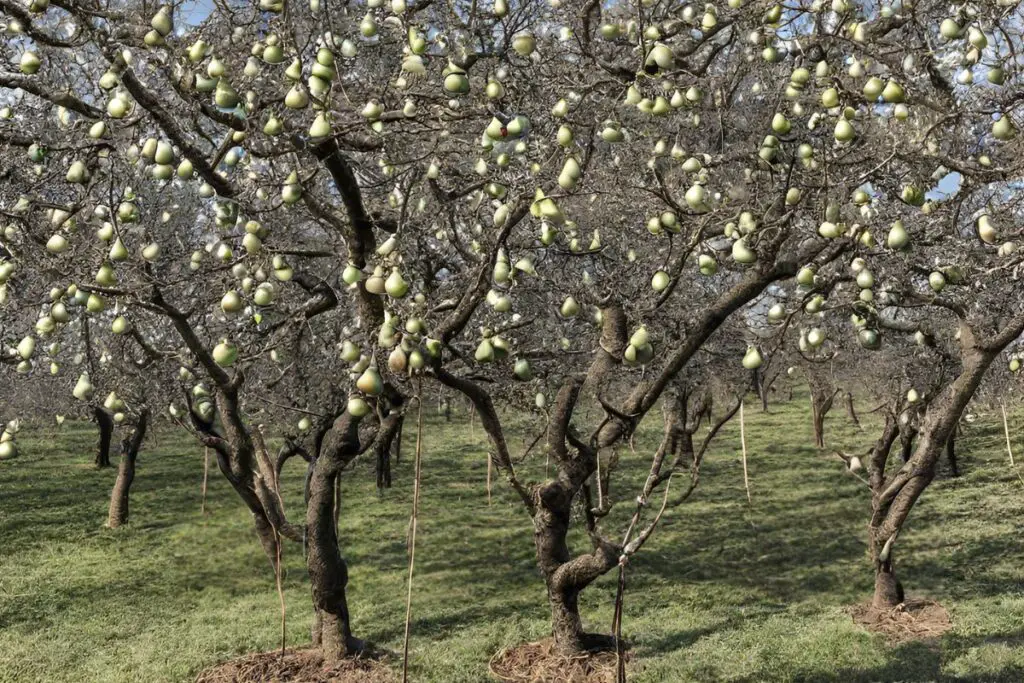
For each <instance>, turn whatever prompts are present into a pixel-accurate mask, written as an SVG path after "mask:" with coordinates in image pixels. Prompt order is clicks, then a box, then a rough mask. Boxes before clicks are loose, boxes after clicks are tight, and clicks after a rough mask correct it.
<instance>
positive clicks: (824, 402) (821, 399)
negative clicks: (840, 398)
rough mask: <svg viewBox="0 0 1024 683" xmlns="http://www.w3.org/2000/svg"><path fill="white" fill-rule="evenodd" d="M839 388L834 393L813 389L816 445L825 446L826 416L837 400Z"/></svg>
mask: <svg viewBox="0 0 1024 683" xmlns="http://www.w3.org/2000/svg"><path fill="white" fill-rule="evenodd" d="M838 393H839V389H836V390H835V391H833V392H832V393H826V392H825V391H820V390H819V391H815V390H813V389H812V390H811V418H812V420H813V422H814V445H815V446H817V447H818V448H824V447H825V416H826V415H828V411H830V410H832V403H833V401H835V398H836V395H837V394H838Z"/></svg>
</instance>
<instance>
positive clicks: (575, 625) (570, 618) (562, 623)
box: [548, 590, 587, 655]
mask: <svg viewBox="0 0 1024 683" xmlns="http://www.w3.org/2000/svg"><path fill="white" fill-rule="evenodd" d="M548 602H549V604H550V605H551V635H552V636H554V640H555V651H556V652H559V653H562V654H566V655H572V654H577V653H580V652H583V651H585V650H586V648H587V643H586V635H585V634H584V632H583V620H582V619H580V606H579V592H578V591H575V590H568V591H564V592H551V591H550V590H549V591H548Z"/></svg>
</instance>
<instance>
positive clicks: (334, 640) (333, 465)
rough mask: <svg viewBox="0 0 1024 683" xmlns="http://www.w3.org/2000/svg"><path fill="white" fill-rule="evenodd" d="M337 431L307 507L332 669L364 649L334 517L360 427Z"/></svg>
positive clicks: (311, 559) (322, 639) (322, 636)
mask: <svg viewBox="0 0 1024 683" xmlns="http://www.w3.org/2000/svg"><path fill="white" fill-rule="evenodd" d="M332 431H333V432H335V433H333V434H330V435H329V436H328V438H327V439H325V443H324V445H323V447H322V448H321V453H320V456H319V457H318V458H317V459H316V462H315V463H314V465H313V471H312V474H311V476H310V480H309V500H308V501H307V504H306V529H307V548H308V552H307V555H306V568H307V570H308V572H309V582H310V587H311V588H312V592H313V608H314V609H315V610H316V620H315V623H314V631H315V632H314V634H313V640H314V642H319V644H320V647H321V649H322V650H323V656H324V661H325V662H326V663H332V662H337V661H339V660H340V659H342V658H344V657H347V656H349V655H351V654H354V653H356V652H358V651H359V650H361V649H362V647H363V643H362V642H361V641H360V640H358V639H357V638H354V637H353V636H352V627H351V623H350V619H349V611H348V600H347V597H346V588H347V586H348V565H347V564H346V563H345V560H344V559H343V558H342V557H341V551H340V550H339V546H338V532H337V526H336V523H335V517H334V511H335V502H336V501H335V495H336V494H335V491H336V482H337V480H338V477H339V475H340V473H341V469H342V467H343V466H344V464H345V463H346V462H347V461H348V460H350V459H351V458H352V457H354V456H355V454H356V453H357V452H358V443H359V437H358V423H357V421H355V420H352V419H350V418H349V416H348V415H345V416H343V417H341V418H339V419H338V420H336V421H335V426H334V429H333V430H332ZM353 441H354V444H355V445H353ZM339 503H340V501H339Z"/></svg>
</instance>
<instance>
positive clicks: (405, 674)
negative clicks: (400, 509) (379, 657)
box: [402, 383, 423, 683]
mask: <svg viewBox="0 0 1024 683" xmlns="http://www.w3.org/2000/svg"><path fill="white" fill-rule="evenodd" d="M422 393H423V392H422V383H421V385H420V386H419V387H418V391H417V401H416V402H417V406H416V413H417V414H416V456H415V460H416V462H415V475H414V476H413V485H412V516H411V518H410V520H409V589H408V593H407V594H406V597H405V642H404V644H403V646H402V683H408V681H409V628H410V625H411V623H412V575H413V568H414V567H415V565H416V526H417V521H418V516H419V509H420V474H421V469H420V461H421V456H422V453H423V401H422V399H421V398H419V396H421V395H422Z"/></svg>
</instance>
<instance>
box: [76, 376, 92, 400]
mask: <svg viewBox="0 0 1024 683" xmlns="http://www.w3.org/2000/svg"><path fill="white" fill-rule="evenodd" d="M92 392H93V386H92V382H90V381H89V374H88V373H85V372H83V373H82V374H81V375H79V377H78V382H76V383H75V388H74V389H72V390H71V395H72V396H74V397H75V398H77V399H78V400H79V401H88V400H89V399H90V398H92Z"/></svg>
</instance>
